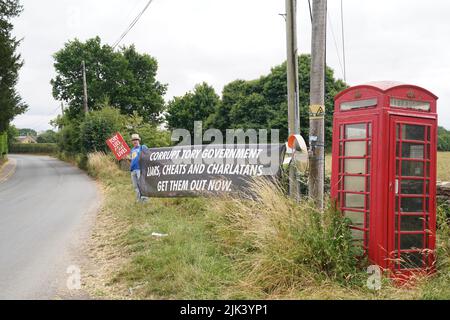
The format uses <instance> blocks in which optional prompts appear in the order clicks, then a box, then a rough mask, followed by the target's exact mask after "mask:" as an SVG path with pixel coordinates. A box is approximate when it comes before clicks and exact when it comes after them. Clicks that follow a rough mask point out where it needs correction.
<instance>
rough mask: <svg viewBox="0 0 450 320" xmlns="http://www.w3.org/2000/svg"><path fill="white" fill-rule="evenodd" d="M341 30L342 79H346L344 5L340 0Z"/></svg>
mask: <svg viewBox="0 0 450 320" xmlns="http://www.w3.org/2000/svg"><path fill="white" fill-rule="evenodd" d="M341 30H342V58H343V60H344V81H347V74H346V71H347V70H346V66H345V40H344V5H343V1H342V0H341Z"/></svg>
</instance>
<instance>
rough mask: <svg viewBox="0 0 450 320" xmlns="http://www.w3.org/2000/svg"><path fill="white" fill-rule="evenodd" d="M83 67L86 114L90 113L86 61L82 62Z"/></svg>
mask: <svg viewBox="0 0 450 320" xmlns="http://www.w3.org/2000/svg"><path fill="white" fill-rule="evenodd" d="M81 66H82V67H83V105H84V112H85V113H88V112H89V107H88V92H87V83H86V64H85V62H84V60H83V61H82V62H81Z"/></svg>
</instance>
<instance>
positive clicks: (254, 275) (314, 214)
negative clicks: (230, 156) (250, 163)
mask: <svg viewBox="0 0 450 320" xmlns="http://www.w3.org/2000/svg"><path fill="white" fill-rule="evenodd" d="M253 189H254V190H256V198H255V199H249V198H227V199H223V200H221V201H217V202H215V206H214V209H213V210H212V214H213V215H215V219H216V221H215V224H216V226H215V229H216V230H217V233H218V234H219V235H220V239H221V243H222V247H223V250H224V252H225V253H226V254H227V255H228V256H229V257H230V258H231V259H232V260H233V261H234V262H235V265H236V267H237V268H238V269H239V273H240V274H242V275H243V278H242V279H241V281H240V283H239V285H238V286H240V287H241V288H240V289H241V290H243V291H244V292H245V291H246V292H253V294H255V295H256V296H257V297H261V295H262V296H263V297H267V295H269V296H280V295H281V296H284V295H286V294H287V293H288V292H291V291H292V290H294V291H295V290H303V289H304V288H308V287H309V288H311V287H316V288H317V286H318V285H320V284H324V283H334V284H338V285H339V284H342V285H350V284H355V283H361V279H362V278H361V272H360V271H359V270H360V269H359V268H358V264H361V263H363V264H364V262H362V261H361V260H358V259H357V258H356V257H357V256H358V255H359V253H360V251H359V248H358V247H356V246H354V245H353V243H352V237H351V234H350V230H349V228H348V221H347V220H345V219H344V218H343V217H342V216H341V214H340V213H339V212H337V211H336V210H335V209H334V208H332V207H331V206H329V207H327V208H326V210H325V212H323V213H322V212H320V211H318V210H317V209H316V208H315V207H314V206H313V205H312V204H311V203H310V202H302V203H297V202H295V201H294V200H292V199H290V198H289V197H287V196H286V195H285V194H284V192H283V190H282V188H281V187H280V186H279V185H277V184H274V183H272V182H269V181H267V180H259V181H257V182H255V183H254V186H253ZM217 217H218V218H217ZM213 219H214V218H213Z"/></svg>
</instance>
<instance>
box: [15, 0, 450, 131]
mask: <svg viewBox="0 0 450 320" xmlns="http://www.w3.org/2000/svg"><path fill="white" fill-rule="evenodd" d="M146 1H147V0H129V1H121V0H109V1H107V0H89V1H88V0H64V1H55V0H40V1H35V0H34V1H33V0H22V4H23V5H24V7H25V12H24V13H23V14H22V15H21V16H20V17H19V18H18V19H16V21H15V34H16V35H17V36H18V37H24V40H23V43H22V45H21V47H20V51H21V53H22V56H23V58H24V59H25V66H24V67H23V68H22V70H21V73H20V82H19V86H18V89H19V91H20V93H21V94H22V96H23V98H24V100H25V101H26V102H27V103H28V104H29V105H30V110H29V112H28V113H27V114H26V115H23V116H21V117H18V118H17V119H16V120H15V122H14V123H16V125H18V126H22V125H25V124H27V125H28V124H30V125H31V124H33V123H34V122H33V121H34V120H36V119H37V118H36V117H42V119H44V118H45V117H47V118H48V117H50V116H51V115H52V112H53V110H54V109H55V108H57V107H58V105H59V102H58V101H55V100H54V99H53V97H52V94H51V86H50V84H49V81H50V79H51V78H52V77H54V71H53V60H52V54H54V53H55V52H56V51H57V50H59V49H61V48H62V47H63V45H64V43H65V42H66V41H68V40H70V39H73V38H74V37H78V38H79V39H81V40H86V39H88V38H91V37H94V36H96V35H99V36H100V37H101V38H102V40H103V41H104V42H107V43H110V44H112V43H114V42H115V41H116V40H117V39H118V37H119V36H120V35H121V34H122V32H123V31H124V30H125V28H126V27H127V26H128V24H129V23H130V22H131V21H132V19H133V18H134V17H135V16H136V15H137V14H138V13H139V11H140V10H142V8H143V7H144V5H145V4H146ZM339 5H340V1H328V11H329V21H328V40H327V63H328V65H330V66H331V67H332V68H333V69H334V70H335V76H337V77H339V78H342V77H343V72H342V70H341V66H340V64H339V59H338V55H340V59H341V63H342V51H341V50H342V47H341V29H340V27H341V24H340V7H339ZM448 12H450V2H449V1H445V0H434V1H433V2H432V4H431V3H430V4H426V3H424V2H423V1H419V0H395V1H391V0H379V1H367V0H366V1H361V0H344V21H345V40H346V42H345V48H346V66H347V82H348V83H349V84H351V85H357V84H361V83H366V82H369V81H375V80H386V79H387V80H398V81H402V82H407V83H412V84H417V85H419V86H423V87H425V88H426V89H429V90H430V91H432V92H433V93H435V94H436V95H437V96H439V97H440V99H439V101H438V110H439V121H440V124H441V125H444V126H446V127H447V128H450V108H447V107H446V106H447V105H448V104H449V103H450V91H449V90H448V89H447V88H446V87H447V83H449V79H448V77H449V74H450V72H449V71H450V70H449V69H450V59H448V57H447V52H448V51H449V50H450V43H449V42H448V41H447V39H448V35H449V34H450V22H449V21H448V18H447V13H448ZM280 13H284V1H273V0H245V1H242V0H215V1H211V0H191V1H185V0H154V1H153V3H152V4H151V5H150V7H149V9H148V11H147V12H146V13H145V14H144V16H143V17H142V18H141V20H140V21H139V23H138V24H137V25H136V26H135V27H134V29H133V30H132V31H131V32H130V33H129V34H128V35H127V37H126V38H125V39H124V41H123V42H122V43H121V44H122V45H129V44H132V43H134V44H135V45H136V47H137V49H138V50H139V51H141V52H147V53H149V54H150V55H152V56H154V57H156V58H157V60H158V63H159V72H158V80H160V81H161V82H163V83H167V84H169V89H168V93H167V95H166V100H169V99H171V98H172V97H173V96H174V95H182V94H184V93H185V92H187V91H189V90H192V89H193V87H194V85H195V84H196V83H200V82H202V81H208V82H209V83H210V84H211V85H213V86H214V87H215V89H216V91H217V92H218V93H220V92H221V90H222V88H223V86H224V85H225V84H226V83H228V82H230V81H232V80H235V79H238V78H239V79H254V78H258V77H259V76H261V75H263V74H267V73H268V72H269V71H270V68H271V67H273V66H275V65H277V64H280V63H281V62H282V61H284V60H285V57H286V47H285V46H286V45H285V41H286V40H285V39H286V38H285V24H284V20H283V18H282V17H281V16H279V14H280ZM331 29H333V31H334V36H335V38H336V44H335V43H334V40H333V37H332V33H331ZM310 35H311V21H310V15H309V8H308V3H307V1H298V43H299V51H300V52H305V53H308V52H310V47H311V37H310ZM336 46H337V48H336ZM47 127H49V126H47ZM42 128H43V129H45V128H44V126H42Z"/></svg>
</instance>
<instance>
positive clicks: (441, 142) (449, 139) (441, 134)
mask: <svg viewBox="0 0 450 320" xmlns="http://www.w3.org/2000/svg"><path fill="white" fill-rule="evenodd" d="M437 149H438V151H450V131H448V130H447V129H445V128H444V127H438V145H437Z"/></svg>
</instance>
